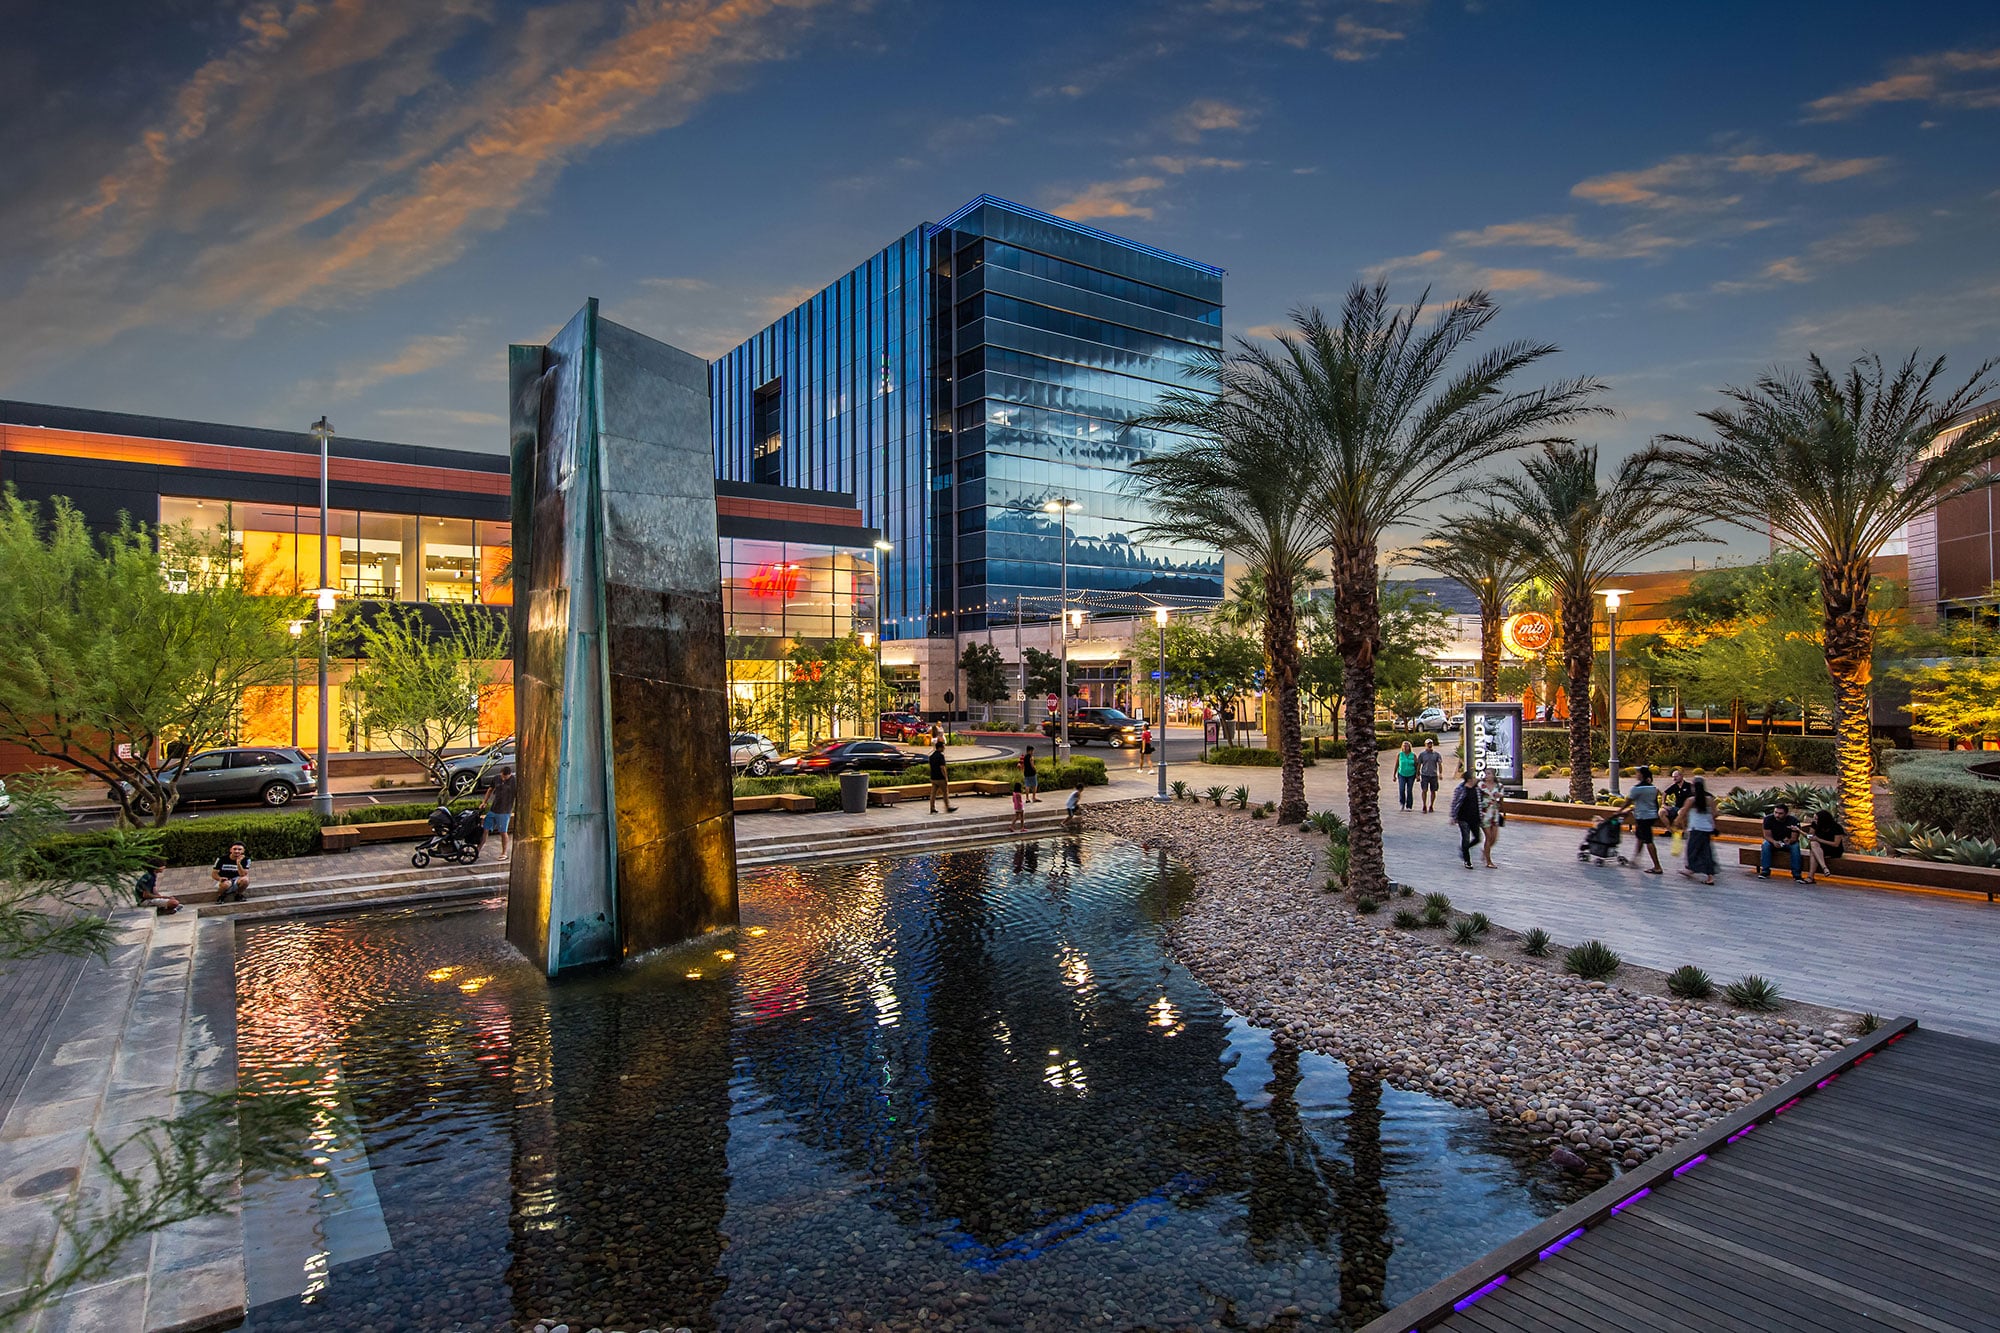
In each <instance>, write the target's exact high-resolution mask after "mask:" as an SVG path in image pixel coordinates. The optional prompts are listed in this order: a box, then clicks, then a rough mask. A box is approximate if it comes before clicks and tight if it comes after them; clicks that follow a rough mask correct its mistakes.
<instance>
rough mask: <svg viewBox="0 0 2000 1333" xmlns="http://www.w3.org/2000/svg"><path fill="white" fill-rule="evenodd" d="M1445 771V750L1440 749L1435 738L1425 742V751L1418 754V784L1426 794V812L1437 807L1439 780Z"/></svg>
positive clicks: (1430, 811)
mask: <svg viewBox="0 0 2000 1333" xmlns="http://www.w3.org/2000/svg"><path fill="white" fill-rule="evenodd" d="M1443 772H1444V751H1442V750H1440V749H1438V743H1437V742H1436V741H1434V740H1427V741H1425V742H1424V752H1423V753H1422V754H1420V755H1418V756H1417V786H1418V787H1419V788H1421V789H1422V791H1423V794H1424V813H1425V814H1427V815H1428V814H1431V813H1432V812H1434V811H1435V810H1436V809H1437V803H1438V781H1439V776H1440V775H1441V774H1442V773H1443Z"/></svg>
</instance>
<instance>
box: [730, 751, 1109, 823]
mask: <svg viewBox="0 0 2000 1333" xmlns="http://www.w3.org/2000/svg"><path fill="white" fill-rule="evenodd" d="M947 772H949V773H950V775H951V780H952V781H953V782H965V781H971V780H974V779H979V778H987V779H999V780H1000V781H1003V782H1010V781H1012V780H1014V779H1015V778H1018V777H1020V776H1021V762H1020V760H1018V759H982V760H979V761H978V762H976V763H970V764H952V765H950V766H949V768H948V769H947ZM1035 774H1036V776H1037V777H1039V778H1040V779H1041V785H1042V786H1043V787H1045V788H1049V789H1055V788H1067V787H1073V786H1075V785H1076V781H1077V779H1078V778H1081V779H1083V785H1084V786H1086V787H1102V786H1105V785H1106V784H1108V783H1109V782H1110V781H1111V779H1110V777H1109V776H1108V775H1107V774H1106V773H1105V771H1104V761H1103V760H1102V759H1099V758H1096V757H1095V756H1089V755H1074V756H1072V757H1071V759H1070V761H1069V763H1068V764H1065V765H1062V766H1061V767H1058V766H1057V765H1056V763H1055V761H1053V760H1050V759H1037V760H1036V761H1035ZM930 780H931V775H930V771H929V770H928V769H926V768H925V767H924V766H923V765H922V764H918V765H917V766H916V767H915V768H911V769H906V770H905V771H903V772H901V773H870V774H869V775H868V785H869V786H871V787H923V786H928V785H929V784H930ZM828 791H831V792H832V796H831V797H830V798H829V797H828V796H827V794H826V793H827V792H828ZM732 792H733V794H734V795H737V796H763V795H766V794H768V793H771V792H796V793H797V794H799V795H801V796H811V797H812V798H813V799H814V801H815V802H816V803H817V804H816V806H815V808H817V809H820V810H838V809H839V808H840V779H839V778H837V777H817V778H815V777H795V776H794V777H781V778H737V779H736V781H735V783H734V784H733V787H732Z"/></svg>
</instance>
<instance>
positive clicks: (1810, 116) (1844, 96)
mask: <svg viewBox="0 0 2000 1333" xmlns="http://www.w3.org/2000/svg"><path fill="white" fill-rule="evenodd" d="M1891 102H1922V103H1925V104H1926V105H1929V106H1938V107H1948V108H1952V109H1955V110H1961V111H1967V110H1991V109H1994V108H1996V107H2000V47H1990V48H1988V49H1986V50H1967V51H1938V52H1935V53H1933V54H1931V55H1922V56H1911V57H1908V58H1906V59H1903V60H1898V61H1895V62H1893V63H1892V64H1891V65H1890V66H1889V72H1888V73H1887V74H1886V75H1884V76H1883V77H1882V78H1879V79H1876V80H1874V81H1873V82H1871V83H1864V84H1861V85H1860V86H1859V87H1855V88H1849V89H1847V90H1846V91H1845V92H1838V93H1833V94H1831V95H1829V96H1826V97H1821V98H1818V99H1817V100H1815V101H1811V102H1808V103H1806V107H1805V110H1806V115H1805V119H1806V120H1807V121H1825V120H1845V119H1847V118H1848V117H1849V116H1854V115H1858V114H1860V113H1861V112H1863V111H1866V110H1868V109H1869V108H1871V107H1877V106H1884V105H1887V104H1889V103H1891Z"/></svg>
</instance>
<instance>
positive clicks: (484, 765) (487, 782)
mask: <svg viewBox="0 0 2000 1333" xmlns="http://www.w3.org/2000/svg"><path fill="white" fill-rule="evenodd" d="M513 766H514V738H513V737H512V736H508V737H506V738H505V739H504V740H497V741H494V742H493V743H492V744H491V745H486V746H482V747H480V748H479V749H477V750H474V751H473V752H472V753H471V754H461V755H454V756H453V757H452V758H450V759H447V760H445V761H444V786H445V787H446V788H448V789H449V790H450V792H451V794H452V795H453V796H470V795H471V794H472V793H473V792H475V791H480V790H483V789H485V788H487V787H490V786H492V785H493V783H494V782H495V781H496V780H497V779H498V778H499V776H500V770H501V769H503V768H512V767H513Z"/></svg>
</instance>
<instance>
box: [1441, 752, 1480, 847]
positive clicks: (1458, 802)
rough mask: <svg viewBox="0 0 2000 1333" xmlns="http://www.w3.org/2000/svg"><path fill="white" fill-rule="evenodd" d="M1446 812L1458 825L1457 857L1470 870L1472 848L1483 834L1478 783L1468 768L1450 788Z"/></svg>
mask: <svg viewBox="0 0 2000 1333" xmlns="http://www.w3.org/2000/svg"><path fill="white" fill-rule="evenodd" d="M1447 813H1448V814H1450V816H1451V822H1452V823H1454V824H1456V825H1458V859H1459V860H1461V861H1463V862H1465V868H1466V869H1467V870H1470V869H1472V849H1473V848H1474V847H1476V846H1478V844H1479V841H1480V839H1481V838H1482V837H1483V836H1484V833H1483V830H1482V826H1481V820H1480V810H1479V785H1478V784H1477V783H1476V782H1474V781H1473V778H1472V771H1471V770H1470V769H1467V770H1466V771H1465V772H1464V773H1463V774H1461V775H1460V776H1459V779H1458V785H1457V786H1456V787H1454V788H1452V791H1451V805H1450V806H1449V807H1448V809H1447Z"/></svg>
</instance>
